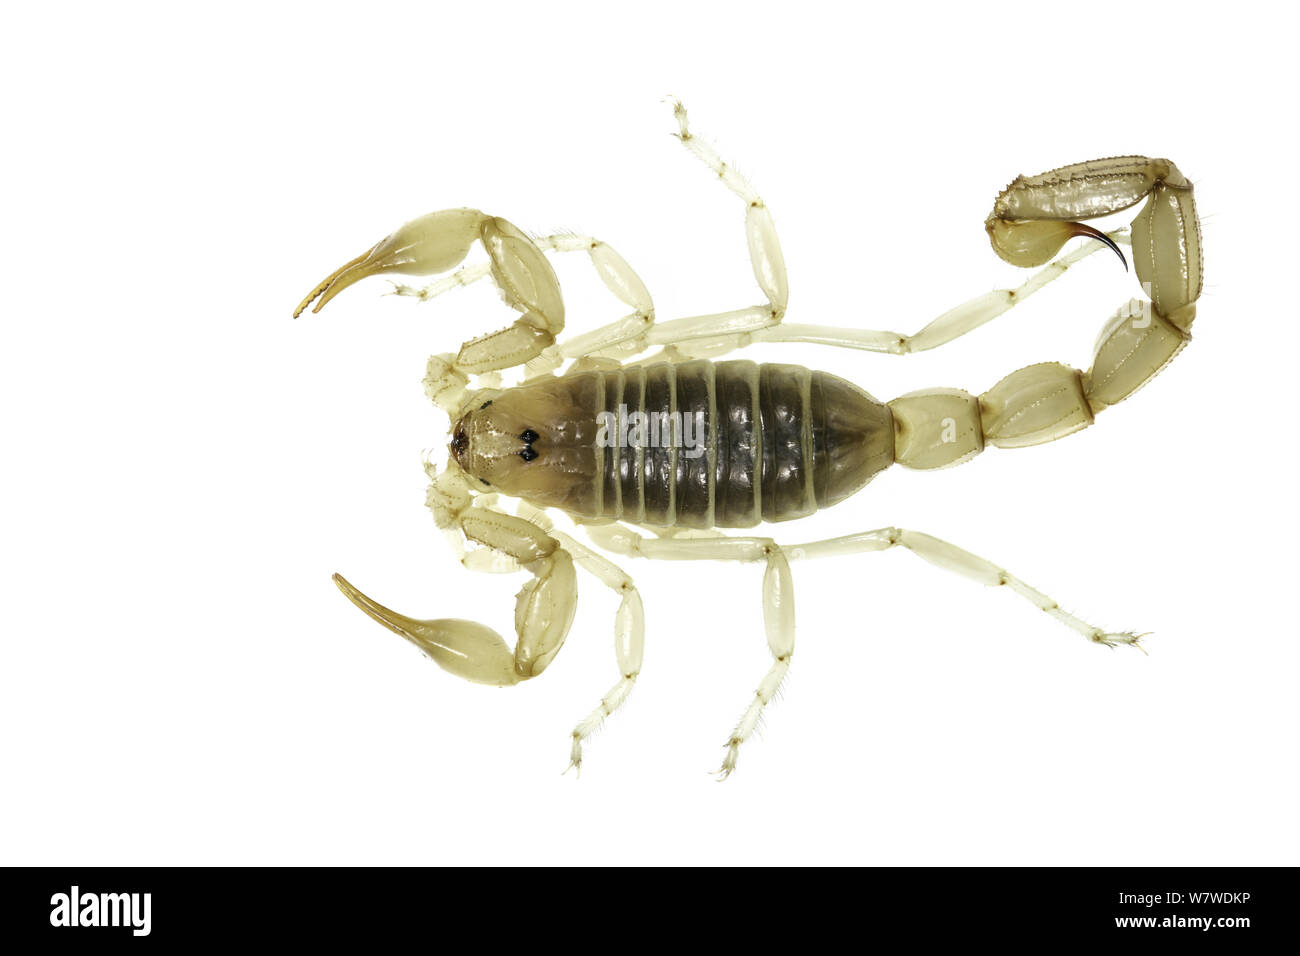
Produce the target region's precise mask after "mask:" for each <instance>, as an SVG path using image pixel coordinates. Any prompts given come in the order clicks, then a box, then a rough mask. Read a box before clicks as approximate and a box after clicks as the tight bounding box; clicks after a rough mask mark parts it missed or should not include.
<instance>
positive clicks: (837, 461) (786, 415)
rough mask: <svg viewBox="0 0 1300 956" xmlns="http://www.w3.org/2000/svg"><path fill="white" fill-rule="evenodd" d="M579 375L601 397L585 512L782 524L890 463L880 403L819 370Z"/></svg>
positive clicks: (696, 365)
mask: <svg viewBox="0 0 1300 956" xmlns="http://www.w3.org/2000/svg"><path fill="white" fill-rule="evenodd" d="M580 374H582V375H594V376H597V383H596V384H597V387H596V388H595V389H592V390H590V391H588V390H586V389H584V390H583V391H585V392H587V394H594V395H603V403H602V407H601V408H600V409H599V410H598V411H599V412H603V413H604V414H603V416H599V417H600V419H601V420H602V421H603V422H604V423H605V424H606V426H607V427H606V428H605V429H604V430H603V432H602V436H601V440H600V441H598V442H597V445H598V447H597V449H596V454H597V462H596V469H595V474H596V475H597V476H598V477H597V481H596V484H597V486H598V487H597V488H595V489H593V490H594V491H595V494H594V495H593V496H592V498H593V500H594V504H595V508H594V512H595V515H594V516H599V517H606V518H614V519H623V520H627V521H631V522H634V523H638V524H648V525H660V526H681V527H690V528H710V527H722V528H745V527H751V526H753V525H755V524H757V523H758V522H759V521H760V520H762V521H786V520H789V519H792V518H799V517H803V516H804V515H808V514H811V513H813V512H814V511H816V510H817V509H818V508H821V507H826V506H828V505H831V504H834V503H835V502H837V501H839V500H841V499H842V498H845V497H847V496H848V495H850V494H852V493H853V492H854V491H856V490H857V489H858V488H860V487H861V486H862V485H864V484H865V483H866V482H867V481H868V480H870V478H871V477H872V476H873V475H874V474H875V473H876V472H877V471H879V470H880V469H882V468H884V467H885V466H887V465H888V464H890V463H891V462H892V461H893V448H894V436H893V422H892V417H891V415H890V412H889V409H888V407H887V406H885V405H882V404H880V403H879V402H876V401H875V400H874V399H872V398H871V396H869V395H867V394H866V393H865V392H863V391H862V390H861V389H859V388H857V387H856V386H853V385H851V384H849V383H848V382H845V381H844V380H843V379H840V378H836V377H835V376H833V375H828V374H827V373H825V372H815V371H811V370H809V369H806V368H802V367H800V366H797V365H757V364H755V363H754V362H744V361H740V362H717V363H714V362H710V361H705V360H700V361H694V362H686V363H682V364H679V365H672V364H667V363H665V364H660V365H650V366H638V367H632V368H626V369H619V370H617V371H609V372H588V373H580ZM700 423H702V424H703V435H702V436H701V435H700V434H699V433H698V426H699V424H700ZM609 425H613V426H614V428H613V430H611V429H610V428H609V427H608V426H609Z"/></svg>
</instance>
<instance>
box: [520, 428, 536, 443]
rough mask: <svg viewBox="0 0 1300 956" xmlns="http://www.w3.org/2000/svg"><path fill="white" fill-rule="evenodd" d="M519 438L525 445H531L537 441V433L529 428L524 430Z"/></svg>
mask: <svg viewBox="0 0 1300 956" xmlns="http://www.w3.org/2000/svg"><path fill="white" fill-rule="evenodd" d="M519 437H520V438H522V439H523V441H524V444H525V445H531V444H532V443H533V442H535V441H537V432H535V431H533V430H532V429H531V428H525V429H524V433H523V434H522V435H520V436H519Z"/></svg>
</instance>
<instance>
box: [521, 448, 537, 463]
mask: <svg viewBox="0 0 1300 956" xmlns="http://www.w3.org/2000/svg"><path fill="white" fill-rule="evenodd" d="M519 457H520V458H522V459H523V460H524V461H532V460H533V459H534V458H536V457H537V452H535V451H533V450H532V449H531V448H525V449H524V450H523V451H521V452H520V453H519Z"/></svg>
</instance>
